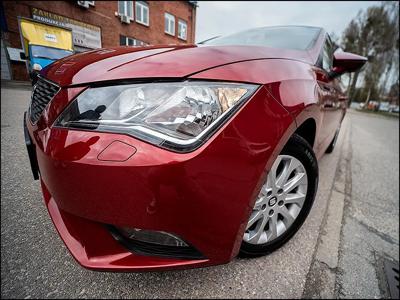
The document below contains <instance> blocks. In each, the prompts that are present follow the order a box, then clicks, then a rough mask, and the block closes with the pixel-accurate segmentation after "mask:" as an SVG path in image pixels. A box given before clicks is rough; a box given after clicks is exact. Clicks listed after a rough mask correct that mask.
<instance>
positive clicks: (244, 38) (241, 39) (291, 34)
mask: <svg viewBox="0 0 400 300" xmlns="http://www.w3.org/2000/svg"><path fill="white" fill-rule="evenodd" d="M320 31H321V28H318V27H305V26H304V27H302V26H287V27H262V28H256V29H250V30H246V31H242V32H239V33H235V34H231V35H228V36H223V37H217V38H215V39H211V40H208V41H204V42H202V43H200V44H203V45H215V46H222V45H247V46H267V47H273V48H284V49H295V50H307V49H309V48H311V47H312V46H313V45H314V43H315V41H316V39H317V38H318V34H319V32H320Z"/></svg>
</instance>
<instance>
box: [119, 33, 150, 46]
mask: <svg viewBox="0 0 400 300" xmlns="http://www.w3.org/2000/svg"><path fill="white" fill-rule="evenodd" d="M119 44H120V45H121V46H146V45H147V43H145V42H143V41H141V40H138V39H135V38H130V37H127V36H124V35H120V36H119Z"/></svg>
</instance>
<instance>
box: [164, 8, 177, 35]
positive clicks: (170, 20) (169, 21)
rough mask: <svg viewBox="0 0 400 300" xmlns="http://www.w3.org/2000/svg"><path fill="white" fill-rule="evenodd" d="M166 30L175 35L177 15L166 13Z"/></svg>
mask: <svg viewBox="0 0 400 300" xmlns="http://www.w3.org/2000/svg"><path fill="white" fill-rule="evenodd" d="M165 32H166V33H168V34H170V35H174V36H175V17H174V16H173V15H171V14H169V13H165Z"/></svg>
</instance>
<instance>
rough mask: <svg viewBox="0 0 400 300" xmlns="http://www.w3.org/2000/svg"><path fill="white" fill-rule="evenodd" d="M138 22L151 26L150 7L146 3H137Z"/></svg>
mask: <svg viewBox="0 0 400 300" xmlns="http://www.w3.org/2000/svg"><path fill="white" fill-rule="evenodd" d="M135 5H136V22H138V23H140V24H143V25H146V26H149V5H148V4H147V3H146V2H144V1H136V2H135Z"/></svg>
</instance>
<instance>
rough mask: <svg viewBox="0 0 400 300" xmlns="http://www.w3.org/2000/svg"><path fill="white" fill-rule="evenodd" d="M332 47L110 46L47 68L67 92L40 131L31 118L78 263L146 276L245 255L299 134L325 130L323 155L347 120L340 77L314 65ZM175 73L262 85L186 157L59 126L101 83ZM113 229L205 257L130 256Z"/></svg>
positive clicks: (319, 144) (53, 205) (55, 207)
mask: <svg viewBox="0 0 400 300" xmlns="http://www.w3.org/2000/svg"><path fill="white" fill-rule="evenodd" d="M322 43H323V37H320V38H319V39H318V41H317V43H316V46H315V47H314V48H313V49H310V50H309V51H303V52H301V51H290V50H282V49H271V48H264V47H243V46H235V47H179V48H175V49H174V50H171V49H167V48H166V47H153V48H147V50H143V51H141V50H140V49H138V48H133V49H128V48H122V49H121V50H115V51H108V50H107V49H106V50H98V51H93V52H92V53H90V54H88V55H86V54H79V55H78V56H75V57H72V58H69V59H64V60H62V61H60V62H57V63H55V64H53V65H52V66H50V67H49V68H47V69H46V70H44V71H43V72H42V75H44V76H46V77H47V78H49V79H50V80H53V81H55V82H57V83H59V84H60V85H62V86H63V88H62V90H61V91H60V92H59V93H58V95H57V96H56V97H55V98H54V99H53V100H52V101H51V102H50V104H49V106H48V107H47V108H46V109H45V111H44V113H43V116H42V117H41V118H40V119H39V121H38V123H37V125H35V126H34V125H32V124H31V123H30V122H27V123H28V130H29V132H30V135H31V136H32V137H33V139H34V142H35V144H36V150H37V157H38V162H39V167H40V173H41V181H42V188H43V193H44V198H45V202H46V205H47V207H48V210H49V213H50V215H51V217H52V219H53V222H54V224H55V226H56V227H57V230H58V231H59V233H60V236H61V238H62V239H63V240H64V242H65V244H66V245H67V247H68V248H69V250H70V251H71V253H72V255H73V256H74V257H75V258H76V260H77V261H78V262H79V263H80V264H81V265H83V266H85V267H88V268H92V269H102V270H138V271H143V270H154V269H171V268H186V267H197V266H206V265H213V264H221V263H226V262H228V261H230V260H231V259H232V258H233V257H234V256H236V255H237V253H238V250H239V247H240V243H241V241H242V236H243V233H244V227H245V225H246V223H247V220H248V217H249V214H250V211H251V208H252V206H253V204H254V200H255V197H256V195H257V194H258V191H259V189H260V187H261V185H262V182H263V181H264V179H265V177H266V175H267V172H268V170H269V168H270V167H271V165H272V163H273V161H274V160H275V158H276V156H277V155H278V154H279V153H280V151H281V150H282V148H283V147H284V145H285V144H286V142H287V141H288V139H289V138H290V136H291V135H292V134H293V133H294V132H295V130H296V128H297V127H299V126H301V124H302V123H303V122H305V121H307V120H310V119H311V120H313V122H315V124H316V127H317V132H316V142H315V144H314V150H315V151H316V152H317V155H318V156H321V155H322V153H323V152H324V150H325V149H326V147H327V145H328V144H329V142H330V140H331V139H332V138H333V135H334V133H335V130H336V128H337V126H339V123H340V121H341V119H342V118H343V116H344V112H345V101H339V98H340V97H343V94H342V92H341V90H340V88H339V87H338V83H337V81H336V80H330V79H329V78H328V74H327V72H326V71H324V70H322V69H320V68H318V67H315V66H314V63H315V61H316V60H317V58H318V55H319V50H320V49H321V46H322ZM68 64H70V65H69V66H68ZM60 70H61V71H60ZM170 77H176V78H179V80H181V79H182V78H188V77H190V79H202V80H204V79H206V80H223V81H241V82H252V83H257V84H260V88H259V89H258V91H257V92H256V93H255V94H254V95H253V96H252V98H251V99H250V100H249V101H248V102H246V104H245V105H244V106H243V107H242V108H241V109H240V110H239V111H238V112H237V113H236V114H235V116H234V117H232V118H231V119H230V120H229V121H228V122H226V123H225V124H224V125H223V126H222V127H221V128H220V129H219V130H218V131H217V132H216V133H215V134H214V135H213V136H212V137H211V138H210V139H209V140H208V141H207V142H206V143H205V144H204V145H202V146H201V147H200V148H198V149H196V150H195V151H193V152H190V153H185V154H179V153H174V152H171V151H168V150H165V149H162V148H158V147H156V146H154V145H151V144H149V143H147V142H143V141H141V140H139V139H136V138H134V137H132V136H128V135H125V134H116V133H102V132H95V131H80V130H68V129H62V128H54V127H53V126H52V125H53V123H54V121H55V120H56V118H57V116H58V115H59V114H60V113H61V112H62V111H63V109H65V107H66V106H67V105H68V103H70V102H71V101H72V100H73V99H74V97H76V96H77V95H78V94H79V93H81V92H82V91H83V90H84V89H85V88H87V85H88V84H89V83H91V82H93V81H103V80H117V79H134V78H140V79H141V80H143V79H145V78H150V79H152V78H170ZM75 84H81V85H82V86H81V87H73V86H72V87H71V85H75ZM28 119H29V118H28ZM115 141H118V143H117V144H116V145H115V144H114V143H115ZM110 147H111V148H110ZM114 147H116V148H114ZM133 148H134V149H135V152H134V153H133V154H132V152H133ZM105 149H106V150H105ZM107 149H108V150H107ZM102 158H105V159H102ZM104 223H107V224H113V225H116V226H127V227H136V228H141V229H150V230H161V231H167V232H170V233H173V234H176V235H178V236H180V237H182V238H183V239H184V240H185V241H187V242H189V243H190V244H191V245H193V246H194V247H195V248H196V249H197V250H199V251H200V252H201V253H202V254H203V255H204V256H205V257H206V258H207V259H206V260H179V259H167V258H157V257H149V256H140V255H135V254H132V253H131V252H129V251H128V250H126V249H124V248H123V247H122V246H120V245H119V244H118V243H117V242H116V241H115V240H114V239H113V238H112V236H111V235H110V234H109V233H108V232H107V231H106V230H105V228H104V226H103V225H102V224H104Z"/></svg>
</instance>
